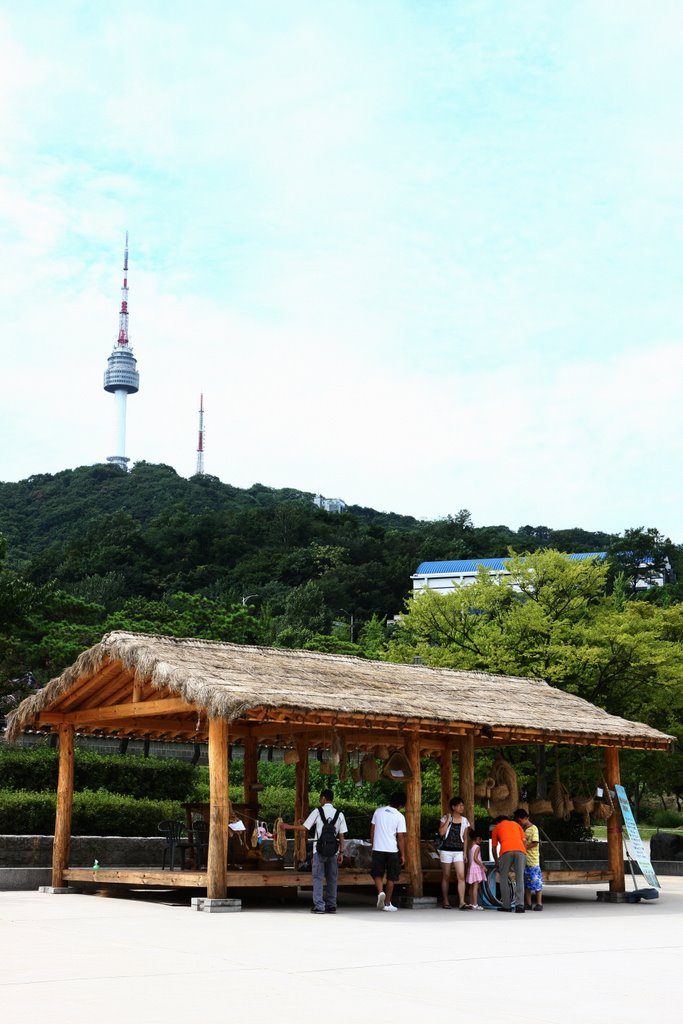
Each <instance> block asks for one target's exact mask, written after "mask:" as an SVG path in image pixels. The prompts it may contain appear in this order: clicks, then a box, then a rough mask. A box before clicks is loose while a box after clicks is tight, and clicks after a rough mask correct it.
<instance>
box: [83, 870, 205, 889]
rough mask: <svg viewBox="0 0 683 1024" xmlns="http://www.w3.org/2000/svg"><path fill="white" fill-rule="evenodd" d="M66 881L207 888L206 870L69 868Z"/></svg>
mask: <svg viewBox="0 0 683 1024" xmlns="http://www.w3.org/2000/svg"><path fill="white" fill-rule="evenodd" d="M64 881H65V882H94V883H95V884H97V885H112V884H114V885H135V886H155V887H159V886H161V887H163V888H165V889H166V888H169V889H170V888H172V887H173V888H182V887H185V886H187V887H188V888H192V889H195V888H202V889H203V888H205V886H206V871H161V870H159V869H158V868H100V870H99V871H93V870H92V868H69V869H68V870H67V871H65V872H64Z"/></svg>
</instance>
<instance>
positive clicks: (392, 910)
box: [384, 903, 398, 914]
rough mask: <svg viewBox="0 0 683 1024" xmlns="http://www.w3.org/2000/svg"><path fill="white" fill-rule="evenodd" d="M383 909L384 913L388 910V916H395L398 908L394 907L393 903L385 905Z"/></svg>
mask: <svg viewBox="0 0 683 1024" xmlns="http://www.w3.org/2000/svg"><path fill="white" fill-rule="evenodd" d="M384 909H385V911H387V910H388V911H389V913H390V914H395V913H396V911H397V910H398V907H395V906H394V904H393V903H387V905H386V907H385V908H384Z"/></svg>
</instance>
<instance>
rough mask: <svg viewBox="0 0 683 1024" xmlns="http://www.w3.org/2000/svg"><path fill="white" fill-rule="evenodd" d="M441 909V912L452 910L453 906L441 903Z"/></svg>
mask: <svg viewBox="0 0 683 1024" xmlns="http://www.w3.org/2000/svg"><path fill="white" fill-rule="evenodd" d="M441 908H442V910H452V909H453V906H452V904H451V903H442V904H441Z"/></svg>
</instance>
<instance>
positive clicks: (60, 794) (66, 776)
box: [52, 725, 74, 889]
mask: <svg viewBox="0 0 683 1024" xmlns="http://www.w3.org/2000/svg"><path fill="white" fill-rule="evenodd" d="M73 799H74V727H73V725H60V727H59V776H58V779H57V813H56V816H55V841H54V846H53V847H52V885H53V887H54V888H55V889H61V888H62V887H63V885H64V870H65V868H68V866H69V853H70V851H71V810H72V807H73Z"/></svg>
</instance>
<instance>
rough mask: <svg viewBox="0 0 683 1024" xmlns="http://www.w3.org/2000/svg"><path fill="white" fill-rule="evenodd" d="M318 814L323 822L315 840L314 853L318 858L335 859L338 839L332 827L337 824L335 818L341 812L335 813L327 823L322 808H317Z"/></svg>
mask: <svg viewBox="0 0 683 1024" xmlns="http://www.w3.org/2000/svg"><path fill="white" fill-rule="evenodd" d="M318 813H319V814H320V817H321V818H322V820H323V826H322V828H321V830H320V835H319V836H318V838H317V840H316V844H315V852H316V853H317V854H318V856H319V857H335V856H336V854H337V850H338V849H339V839H338V838H337V831H336V829H335V827H334V826H335V825H336V824H337V818H338V817H339V814H340V813H341V812H340V811H336V812H335V815H334V817H333V818H330V820H329V821H328V820H327V818H326V817H325V815H324V814H323V809H322V807H319V808H318Z"/></svg>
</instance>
